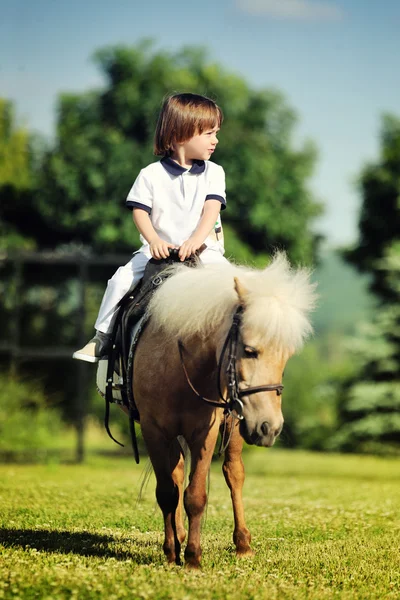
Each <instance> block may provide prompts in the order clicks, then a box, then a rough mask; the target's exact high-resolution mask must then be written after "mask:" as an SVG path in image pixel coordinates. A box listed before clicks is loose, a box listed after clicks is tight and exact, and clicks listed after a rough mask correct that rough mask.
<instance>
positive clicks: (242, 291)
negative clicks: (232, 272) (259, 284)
mask: <svg viewBox="0 0 400 600" xmlns="http://www.w3.org/2000/svg"><path fill="white" fill-rule="evenodd" d="M234 280H235V291H236V293H237V295H238V297H239V302H240V304H241V305H242V306H244V305H245V304H246V300H247V297H248V295H249V292H248V290H247V288H245V286H244V285H243V283H242V282H241V281H240V279H239V278H238V277H234Z"/></svg>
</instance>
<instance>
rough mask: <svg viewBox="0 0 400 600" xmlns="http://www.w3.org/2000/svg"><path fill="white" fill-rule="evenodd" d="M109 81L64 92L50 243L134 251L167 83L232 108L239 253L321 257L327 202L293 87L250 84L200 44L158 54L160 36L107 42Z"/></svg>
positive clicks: (232, 210)
mask: <svg viewBox="0 0 400 600" xmlns="http://www.w3.org/2000/svg"><path fill="white" fill-rule="evenodd" d="M95 60H96V62H97V64H98V65H99V67H100V69H101V71H102V72H103V73H104V75H105V81H106V83H105V87H104V89H101V90H99V91H90V92H87V93H85V94H81V95H71V94H64V95H63V96H62V97H61V98H60V101H59V107H58V125H57V139H56V144H55V146H54V148H52V149H51V150H49V151H48V152H47V154H46V156H45V159H44V162H43V165H42V168H41V177H40V185H39V186H38V193H37V196H36V207H37V211H38V212H39V213H40V215H41V218H42V219H43V220H44V222H45V224H46V231H47V233H48V234H49V235H48V236H43V237H42V238H40V239H38V244H39V245H40V246H42V247H43V246H44V245H53V246H56V245H58V244H60V243H64V244H65V243H68V244H71V243H72V244H78V245H84V246H90V247H92V248H94V249H95V250H96V251H98V252H107V251H113V252H115V251H127V250H128V251H131V250H132V248H133V247H135V246H136V245H137V244H138V236H137V234H136V233H135V230H134V227H133V226H132V222H131V219H130V218H129V216H128V215H127V214H126V212H125V211H124V210H123V205H124V200H125V198H126V196H127V192H128V191H129V189H130V187H131V185H132V183H133V181H134V179H135V177H136V175H137V174H138V172H139V170H140V169H141V168H142V167H143V166H145V165H146V164H148V163H150V162H152V161H154V160H156V159H155V158H154V156H153V155H152V137H153V132H154V128H155V122H156V118H157V114H158V111H159V108H160V105H161V100H162V98H163V97H164V96H165V94H166V93H168V92H174V91H193V92H197V93H203V94H206V95H210V96H212V97H213V98H215V99H216V101H217V102H218V103H219V104H220V105H221V107H222V108H223V111H224V113H225V118H226V126H225V125H224V126H223V132H222V134H221V142H220V144H219V146H218V157H217V160H218V162H220V163H221V164H222V165H223V166H224V167H225V170H226V173H227V185H228V190H227V191H228V203H229V209H228V210H227V211H226V212H225V213H224V215H223V218H224V224H225V228H226V238H227V246H228V255H231V254H233V255H234V256H235V258H237V259H242V260H248V259H251V257H252V256H253V255H254V253H259V254H264V255H265V254H269V253H270V252H271V251H272V249H273V248H275V247H277V246H279V247H283V248H285V249H286V250H287V252H288V254H289V256H290V258H291V259H292V260H294V261H301V262H303V263H309V262H311V261H312V260H313V258H314V257H315V250H316V245H317V242H318V237H317V236H316V235H315V234H313V233H312V232H311V231H310V225H311V223H312V220H313V219H314V217H316V216H317V215H318V214H320V211H321V209H320V206H319V204H318V203H317V202H316V201H315V199H314V198H313V197H312V195H311V193H310V191H309V189H308V186H307V181H308V179H309V177H310V175H311V173H312V170H313V166H314V163H315V149H314V147H313V146H312V145H311V144H309V143H307V144H305V145H304V147H303V148H300V149H295V148H294V147H293V143H292V133H293V127H294V125H295V120H296V119H295V115H294V113H293V111H292V110H291V109H289V108H288V107H287V106H286V104H285V101H284V99H283V98H282V96H281V95H280V94H278V93H276V92H271V91H265V90H262V91H256V90H252V89H250V88H249V86H248V85H247V84H246V82H245V81H244V80H243V79H241V78H240V77H238V76H236V75H233V74H231V73H228V72H226V71H225V70H224V69H223V68H222V67H220V66H219V65H217V64H214V63H213V62H211V61H210V60H209V59H208V58H207V56H206V54H205V53H204V52H203V51H202V50H199V49H193V48H185V49H183V50H182V51H180V52H178V53H176V54H169V53H168V52H165V51H163V52H155V51H153V50H152V47H151V43H150V42H143V43H142V44H140V45H139V46H137V47H133V48H126V47H112V48H105V49H102V50H99V51H98V52H97V53H96V55H95Z"/></svg>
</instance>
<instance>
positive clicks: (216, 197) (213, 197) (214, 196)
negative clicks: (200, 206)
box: [206, 194, 226, 210]
mask: <svg viewBox="0 0 400 600" xmlns="http://www.w3.org/2000/svg"><path fill="white" fill-rule="evenodd" d="M206 200H219V202H221V210H224V209H225V208H226V200H225V198H224V197H223V196H219V195H218V194H207V196H206Z"/></svg>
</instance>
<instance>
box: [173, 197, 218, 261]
mask: <svg viewBox="0 0 400 600" xmlns="http://www.w3.org/2000/svg"><path fill="white" fill-rule="evenodd" d="M220 210H221V202H220V201H219V200H207V201H206V202H205V203H204V209H203V214H202V216H201V219H200V222H199V224H198V226H197V228H196V230H195V231H194V232H193V234H192V235H191V236H190V238H189V239H188V240H186V242H183V244H182V245H181V247H180V248H179V258H180V259H181V260H185V258H188V257H189V256H191V255H192V254H194V253H195V252H196V250H198V249H199V248H200V246H201V245H202V244H203V242H204V240H205V239H206V237H207V236H208V234H209V233H210V231H211V230H212V228H213V227H214V225H215V222H216V220H217V218H218V215H219V211H220Z"/></svg>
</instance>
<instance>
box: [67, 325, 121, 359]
mask: <svg viewBox="0 0 400 600" xmlns="http://www.w3.org/2000/svg"><path fill="white" fill-rule="evenodd" d="M110 343H111V338H110V336H109V335H108V334H107V333H102V332H101V331H98V332H97V333H96V335H95V336H94V338H92V339H91V340H90V341H89V342H88V343H87V344H86V346H84V347H83V348H81V349H80V350H77V351H76V352H74V353H73V355H72V358H75V359H76V360H84V361H86V362H89V363H97V362H99V360H100V358H103V357H105V356H107V354H108V350H109V348H110Z"/></svg>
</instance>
